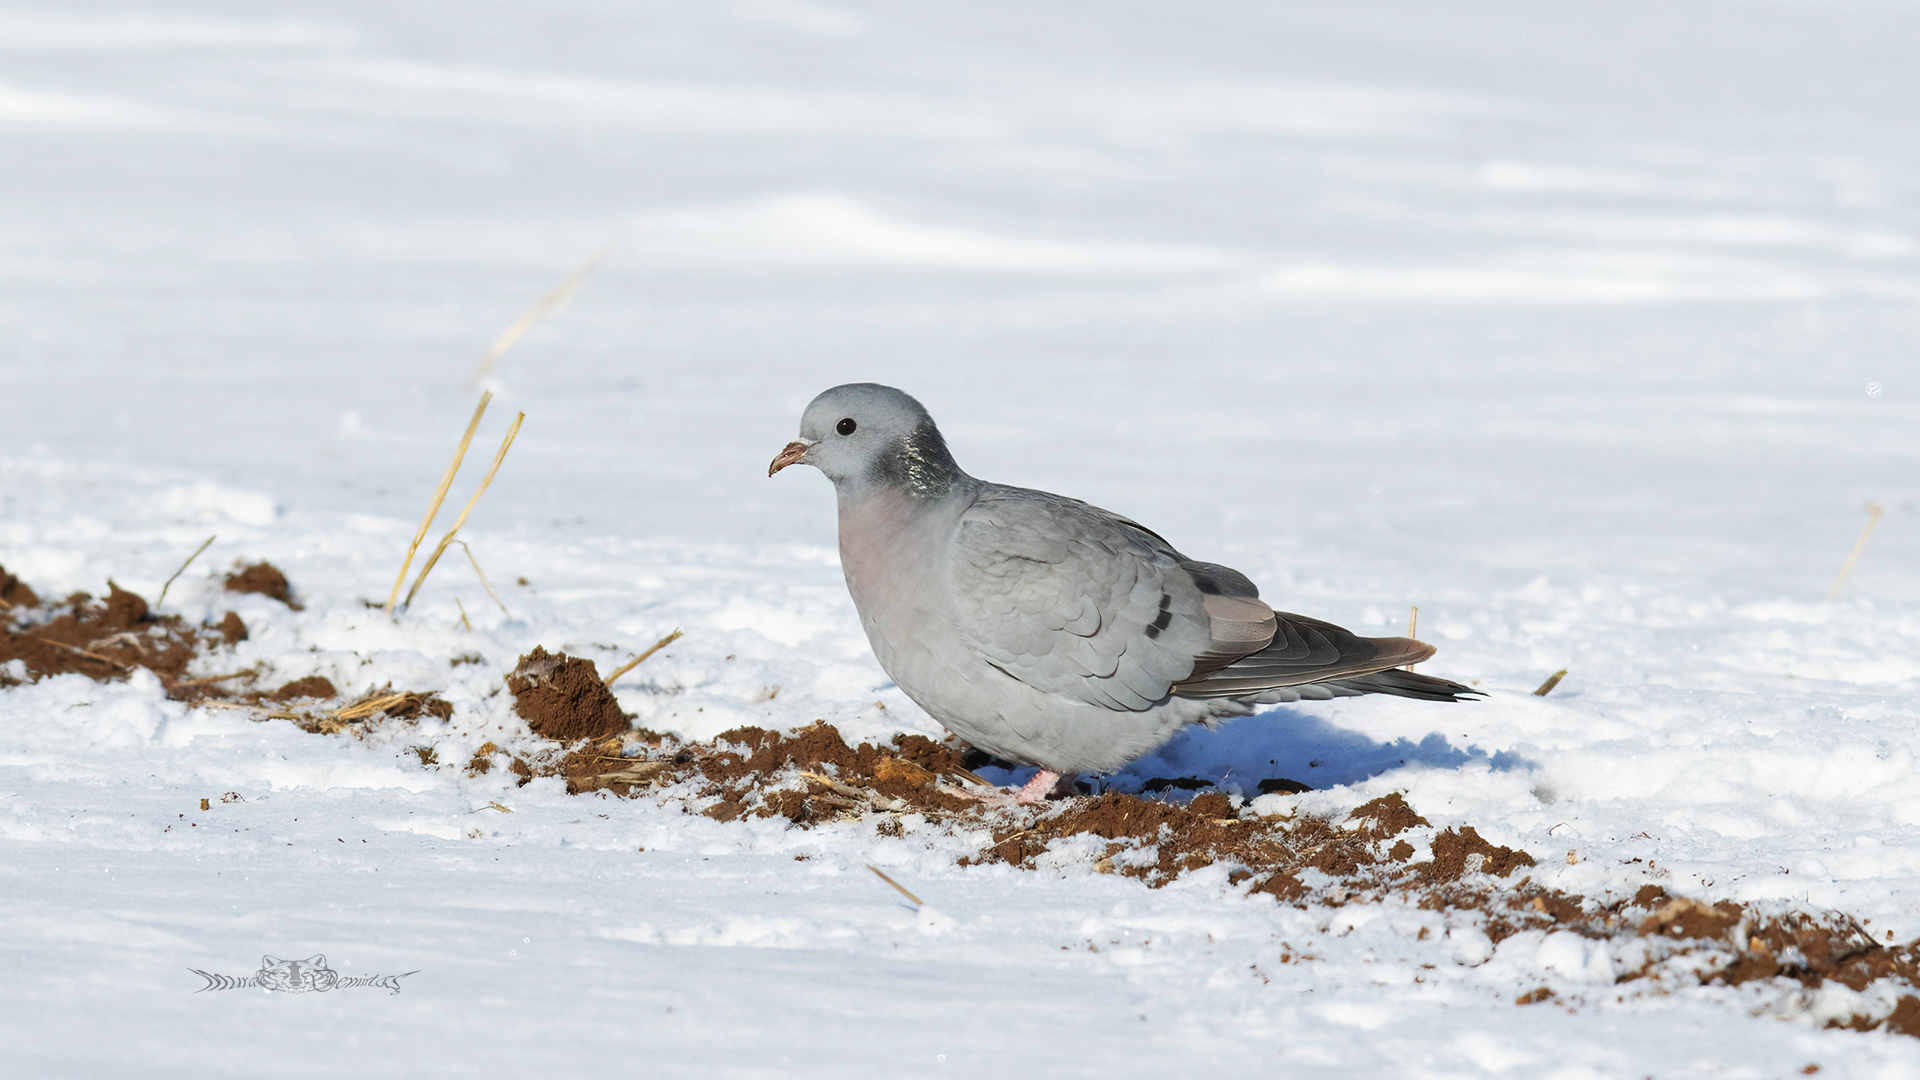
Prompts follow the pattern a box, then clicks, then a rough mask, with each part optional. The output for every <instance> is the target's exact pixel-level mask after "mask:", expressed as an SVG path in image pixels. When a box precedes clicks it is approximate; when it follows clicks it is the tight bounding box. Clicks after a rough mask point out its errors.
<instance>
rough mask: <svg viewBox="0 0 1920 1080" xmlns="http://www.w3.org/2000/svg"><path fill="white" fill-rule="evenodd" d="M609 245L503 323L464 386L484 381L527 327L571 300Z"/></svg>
mask: <svg viewBox="0 0 1920 1080" xmlns="http://www.w3.org/2000/svg"><path fill="white" fill-rule="evenodd" d="M613 248H614V245H613V244H611V243H609V244H608V245H607V246H605V247H603V248H601V249H600V250H599V251H596V252H594V253H593V254H592V255H590V256H588V258H587V261H586V262H584V263H581V264H580V269H578V270H575V271H574V272H573V273H571V274H568V275H567V277H566V279H565V280H563V281H561V282H560V284H558V285H555V286H554V287H553V290H552V291H551V292H549V293H547V295H545V296H543V297H541V298H540V299H539V300H536V301H534V305H533V306H532V307H530V308H528V309H527V310H526V311H524V312H522V313H521V315H520V317H519V318H518V319H515V320H514V321H513V325H512V326H509V327H507V328H506V330H505V331H503V332H502V333H501V334H500V336H499V337H497V338H495V339H494V342H493V344H492V345H491V346H489V347H488V348H487V354H486V355H485V356H483V357H481V358H480V366H479V367H477V368H474V369H473V374H472V375H471V376H469V377H468V379H467V389H468V390H472V389H474V388H476V387H478V386H479V385H480V384H481V383H482V382H484V381H486V378H487V376H489V375H491V374H493V365H494V364H496V363H498V362H499V360H500V358H501V357H503V356H505V355H507V350H508V349H511V348H513V347H514V345H515V344H517V343H518V342H519V340H520V339H521V338H522V337H524V336H526V333H527V331H529V330H531V329H533V328H534V327H535V326H537V325H538V324H539V322H540V320H542V319H544V318H546V317H547V316H549V315H551V314H553V313H554V312H555V311H558V310H559V309H560V307H561V305H563V304H565V303H566V302H567V301H568V300H571V299H572V298H573V294H574V293H577V292H579V291H580V286H582V285H584V284H586V282H587V278H588V277H590V276H592V274H593V272H594V270H596V269H598V268H599V266H600V264H601V263H602V262H605V261H606V258H607V256H608V255H611V254H613Z"/></svg>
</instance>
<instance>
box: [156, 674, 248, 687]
mask: <svg viewBox="0 0 1920 1080" xmlns="http://www.w3.org/2000/svg"><path fill="white" fill-rule="evenodd" d="M256 674H258V672H253V671H236V672H234V673H233V674H231V675H210V676H208V677H207V678H204V679H188V680H186V681H185V682H177V683H174V684H173V685H175V686H206V685H209V684H211V683H217V682H227V681H229V680H231V679H244V678H247V677H248V676H250V675H256Z"/></svg>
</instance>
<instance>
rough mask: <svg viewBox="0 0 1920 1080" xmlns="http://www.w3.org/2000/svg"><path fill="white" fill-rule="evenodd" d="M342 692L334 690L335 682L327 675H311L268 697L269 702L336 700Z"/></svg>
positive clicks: (296, 680)
mask: <svg viewBox="0 0 1920 1080" xmlns="http://www.w3.org/2000/svg"><path fill="white" fill-rule="evenodd" d="M339 696H340V691H338V690H336V689H334V686H333V680H332V679H329V678H327V677H326V676H325V675H309V676H307V677H306V678H304V679H295V680H293V681H292V682H290V683H288V684H287V685H285V686H283V687H281V688H280V689H278V690H275V691H274V692H273V693H271V694H268V695H267V700H268V701H292V700H293V699H295V698H318V699H321V700H325V699H327V698H336V697H339Z"/></svg>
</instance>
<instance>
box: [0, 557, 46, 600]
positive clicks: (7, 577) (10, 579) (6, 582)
mask: <svg viewBox="0 0 1920 1080" xmlns="http://www.w3.org/2000/svg"><path fill="white" fill-rule="evenodd" d="M39 606H40V598H39V597H38V596H35V595H34V592H33V590H32V589H29V588H27V583H26V582H24V581H21V580H20V579H19V578H17V577H14V576H13V575H12V574H9V573H7V568H6V567H4V566H0V611H4V610H6V609H7V608H16V607H39Z"/></svg>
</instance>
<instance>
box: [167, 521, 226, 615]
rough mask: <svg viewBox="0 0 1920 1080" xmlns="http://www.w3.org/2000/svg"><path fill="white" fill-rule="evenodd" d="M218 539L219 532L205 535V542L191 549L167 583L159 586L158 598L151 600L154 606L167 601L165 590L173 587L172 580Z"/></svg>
mask: <svg viewBox="0 0 1920 1080" xmlns="http://www.w3.org/2000/svg"><path fill="white" fill-rule="evenodd" d="M218 539H220V534H219V533H214V534H213V535H212V536H209V537H207V542H206V543H204V544H201V545H200V546H199V547H197V548H194V549H193V554H191V555H189V556H187V561H186V562H183V563H181V564H180V569H178V570H175V571H174V572H173V577H170V578H168V579H167V583H166V584H165V585H162V586H160V599H158V600H155V601H154V602H153V606H154V607H155V608H158V607H159V606H160V605H161V604H164V603H166V602H167V590H168V589H171V588H173V583H174V581H175V580H176V579H178V578H179V577H180V575H181V574H184V573H186V572H187V567H189V566H192V565H193V560H195V559H197V558H199V557H200V553H201V552H203V551H205V550H207V549H208V548H210V547H212V546H213V542H214V541H215V540H218Z"/></svg>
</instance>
